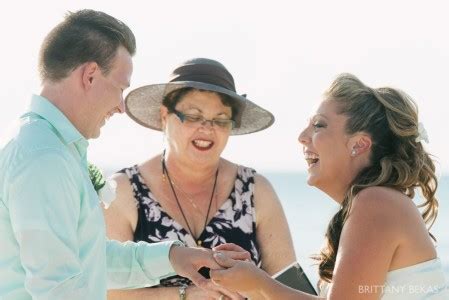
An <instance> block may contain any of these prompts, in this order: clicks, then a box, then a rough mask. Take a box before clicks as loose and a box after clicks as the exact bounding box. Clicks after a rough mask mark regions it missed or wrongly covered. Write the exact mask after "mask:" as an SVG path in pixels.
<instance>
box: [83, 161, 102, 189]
mask: <svg viewBox="0 0 449 300" xmlns="http://www.w3.org/2000/svg"><path fill="white" fill-rule="evenodd" d="M87 169H88V171H89V177H90V180H91V181H92V185H93V186H94V189H95V191H96V192H97V193H98V191H99V190H100V189H101V188H102V187H104V186H105V184H106V180H105V179H104V176H103V173H101V171H100V169H99V168H98V167H97V166H96V165H94V164H92V163H88V167H87Z"/></svg>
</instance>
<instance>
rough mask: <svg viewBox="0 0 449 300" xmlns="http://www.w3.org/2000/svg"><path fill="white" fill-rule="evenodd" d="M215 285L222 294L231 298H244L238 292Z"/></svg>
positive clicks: (238, 299) (233, 299) (237, 299)
mask: <svg viewBox="0 0 449 300" xmlns="http://www.w3.org/2000/svg"><path fill="white" fill-rule="evenodd" d="M215 286H216V288H217V289H218V291H219V292H220V293H221V294H223V295H225V296H226V297H227V298H229V299H232V300H240V299H244V298H243V297H241V296H240V295H239V294H238V293H236V292H232V291H229V290H227V289H225V288H224V287H222V286H220V285H215Z"/></svg>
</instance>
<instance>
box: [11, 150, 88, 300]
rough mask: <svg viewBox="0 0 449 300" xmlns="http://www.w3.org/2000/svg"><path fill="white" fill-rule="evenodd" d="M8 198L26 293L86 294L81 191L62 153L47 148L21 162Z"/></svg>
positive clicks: (39, 296) (37, 296) (38, 296)
mask: <svg viewBox="0 0 449 300" xmlns="http://www.w3.org/2000/svg"><path fill="white" fill-rule="evenodd" d="M8 199H9V200H8V206H9V210H10V218H11V225H12V228H13V232H14V235H15V237H16V240H17V243H18V244H19V249H20V250H19V251H20V259H21V262H22V266H23V268H24V270H25V272H26V276H25V289H26V290H27V292H28V293H29V294H30V295H31V297H32V298H33V299H65V300H69V299H86V293H87V291H88V288H87V284H88V282H86V279H85V276H84V275H83V272H82V269H81V263H80V259H79V246H78V237H77V226H78V220H79V212H80V194H79V190H78V188H77V184H76V180H75V178H74V177H73V171H72V172H71V168H70V166H69V164H68V162H67V161H66V159H65V158H64V155H63V154H62V153H60V152H58V151H51V152H48V151H47V152H45V153H42V154H39V155H36V156H35V157H34V158H33V159H32V160H30V161H28V162H27V164H26V165H23V166H20V167H18V170H17V172H15V175H14V178H13V179H12V180H10V186H9V196H8Z"/></svg>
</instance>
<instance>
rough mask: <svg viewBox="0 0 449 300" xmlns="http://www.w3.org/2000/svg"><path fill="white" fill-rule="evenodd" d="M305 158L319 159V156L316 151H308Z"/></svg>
mask: <svg viewBox="0 0 449 300" xmlns="http://www.w3.org/2000/svg"><path fill="white" fill-rule="evenodd" d="M304 158H305V159H318V158H319V156H318V155H316V154H315V153H310V152H306V153H304Z"/></svg>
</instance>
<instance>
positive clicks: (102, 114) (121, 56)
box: [86, 46, 133, 138]
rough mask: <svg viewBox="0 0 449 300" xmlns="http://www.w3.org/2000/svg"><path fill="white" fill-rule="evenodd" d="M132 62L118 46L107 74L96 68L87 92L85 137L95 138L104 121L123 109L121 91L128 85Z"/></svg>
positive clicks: (127, 54) (122, 48)
mask: <svg viewBox="0 0 449 300" xmlns="http://www.w3.org/2000/svg"><path fill="white" fill-rule="evenodd" d="M132 71H133V64H132V58H131V55H130V54H129V53H128V51H127V50H126V49H125V48H124V47H122V46H120V47H119V48H118V49H117V54H116V56H115V58H114V60H113V65H112V68H111V70H110V71H109V73H108V74H107V75H104V74H103V72H102V71H101V70H100V69H98V70H97V71H96V72H95V74H94V76H93V83H92V89H91V90H90V93H89V98H90V99H91V100H90V108H89V113H90V116H89V124H90V126H89V128H88V130H87V135H88V136H87V137H86V138H97V137H98V136H99V135H100V130H101V127H103V125H105V123H106V121H107V120H108V119H109V118H110V117H111V116H112V115H114V114H115V113H123V112H124V111H125V107H124V102H123V91H124V90H125V89H126V88H127V87H129V85H130V80H131V74H132Z"/></svg>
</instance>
